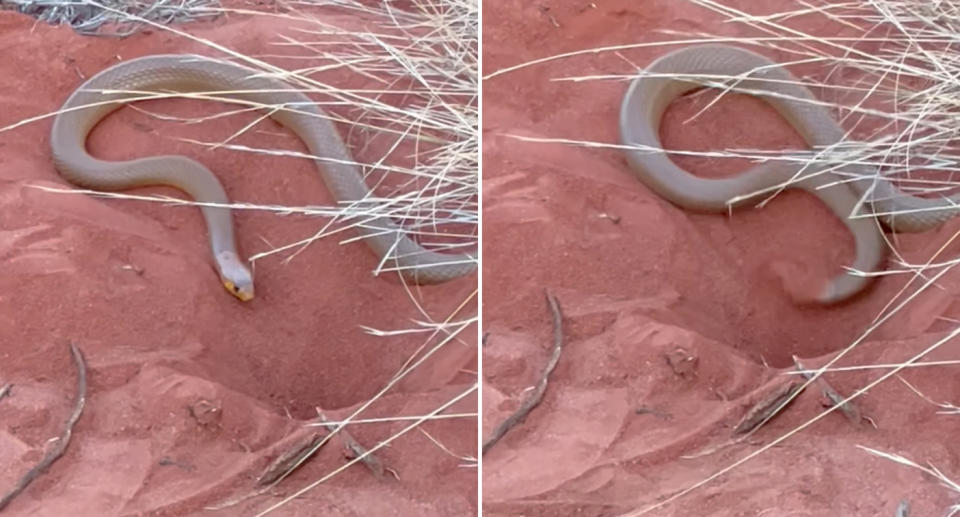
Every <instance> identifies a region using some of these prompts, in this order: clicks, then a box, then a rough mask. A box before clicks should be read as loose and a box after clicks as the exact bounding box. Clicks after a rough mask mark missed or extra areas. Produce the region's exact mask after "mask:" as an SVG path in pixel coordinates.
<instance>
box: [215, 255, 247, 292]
mask: <svg viewBox="0 0 960 517" xmlns="http://www.w3.org/2000/svg"><path fill="white" fill-rule="evenodd" d="M217 269H218V270H219V271H220V280H221V281H222V282H223V287H224V288H226V290H227V292H229V293H230V294H232V295H233V296H235V297H236V298H238V299H239V300H240V301H242V302H246V301H250V300H252V299H253V274H252V273H251V272H250V270H249V269H247V267H246V266H245V265H244V264H243V263H242V262H240V258H239V257H238V256H237V254H236V253H233V252H230V251H225V252H220V253H218V254H217Z"/></svg>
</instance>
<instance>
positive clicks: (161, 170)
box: [50, 54, 477, 301]
mask: <svg viewBox="0 0 960 517" xmlns="http://www.w3.org/2000/svg"><path fill="white" fill-rule="evenodd" d="M156 92H176V93H177V94H197V93H203V92H215V93H217V94H218V98H223V99H236V101H239V102H241V103H245V104H249V105H254V106H257V107H266V108H264V109H265V111H266V112H267V114H268V115H269V117H271V118H272V119H274V120H275V121H276V122H278V123H279V124H280V125H281V126H283V127H286V128H287V129H289V130H291V131H292V132H293V133H295V134H296V135H297V136H298V137H299V138H300V139H301V140H302V141H303V143H304V144H305V145H306V147H307V149H308V150H309V152H310V153H311V157H312V159H313V161H314V163H315V165H316V167H317V170H318V171H319V173H320V177H321V178H322V180H323V182H324V183H325V185H326V187H327V189H328V190H329V191H330V192H331V193H332V195H333V197H334V199H335V200H336V201H337V202H338V203H352V202H357V201H361V200H365V199H366V198H367V196H369V195H370V193H371V191H370V189H369V188H368V186H367V184H366V183H365V181H364V177H363V174H362V172H361V170H360V167H359V166H358V165H357V164H356V162H355V161H354V159H353V157H352V156H351V153H350V151H349V149H348V148H347V146H346V145H345V143H344V142H343V140H342V139H341V138H340V135H339V133H338V132H337V129H336V127H335V125H334V124H333V122H332V121H331V119H330V117H329V116H328V115H327V114H326V113H325V112H324V111H323V110H321V109H320V108H319V107H317V104H316V103H315V102H313V101H312V100H311V99H310V98H309V97H308V96H306V95H305V94H304V93H302V92H301V91H299V90H297V89H295V88H293V87H292V86H291V85H290V84H288V83H287V82H284V81H282V80H280V79H278V78H276V77H271V76H269V75H266V74H263V73H259V72H257V71H255V70H254V69H252V68H248V67H246V66H244V65H240V64H237V63H235V62H233V61H227V60H222V59H217V58H213V57H207V56H200V55H193V54H158V55H148V56H143V57H139V58H135V59H130V60H126V61H122V62H119V63H117V64H115V65H113V66H111V67H108V68H106V69H104V70H102V71H100V72H99V73H97V74H95V75H93V76H91V77H90V78H89V79H87V80H86V81H85V82H84V83H83V84H82V85H81V86H79V87H78V88H77V89H76V90H74V91H73V93H72V94H71V95H70V96H69V97H68V98H67V100H66V101H65V102H64V104H63V107H62V108H61V109H60V111H59V112H57V114H56V115H55V118H54V121H53V127H52V129H51V134H50V147H51V153H52V157H53V163H54V166H55V167H56V169H57V171H58V172H59V173H60V175H61V176H62V177H63V178H64V179H65V180H67V181H68V182H70V183H72V184H74V185H76V186H79V187H82V188H86V189H89V190H95V191H106V192H116V191H121V190H126V189H130V188H134V187H148V186H169V187H174V188H176V189H179V190H180V191H182V192H184V193H186V194H187V195H189V196H190V197H192V198H193V199H194V200H195V201H196V202H198V204H200V207H201V210H202V213H203V217H204V220H205V223H206V228H207V233H208V236H209V243H210V248H211V251H212V254H213V263H214V269H215V270H216V271H217V272H218V274H219V276H220V281H221V283H222V284H223V286H224V288H226V290H227V291H228V292H229V293H230V294H232V295H233V296H235V297H236V298H237V299H239V300H240V301H249V300H251V299H253V297H254V285H253V273H252V271H251V269H250V268H249V267H248V265H247V264H246V263H245V261H244V260H242V259H241V258H240V253H239V252H238V250H237V243H236V241H235V235H234V227H233V221H232V214H231V210H230V208H229V207H226V206H223V205H228V204H229V199H228V197H227V194H226V192H225V191H224V188H223V185H222V184H221V182H220V181H219V180H218V179H217V176H216V175H215V174H214V173H213V172H211V171H210V169H208V168H207V167H205V166H204V165H203V164H201V163H199V162H197V161H195V160H193V159H191V158H188V157H186V156H179V155H162V156H148V157H143V158H138V159H133V160H125V161H105V160H100V159H97V158H95V157H94V156H92V155H91V154H90V153H89V152H88V151H87V148H86V140H87V136H88V135H89V133H90V131H91V130H92V129H93V128H94V127H95V126H96V125H97V124H98V123H99V122H100V121H101V120H103V119H104V118H105V117H107V116H108V115H109V114H110V113H112V112H114V111H116V110H117V109H119V108H120V107H122V106H124V105H125V104H127V103H130V102H133V101H136V100H143V99H148V98H155V97H157V93H156ZM236 101H235V102H236ZM371 212H373V210H371ZM357 232H358V233H359V234H360V236H361V238H362V240H363V241H364V242H365V243H366V244H367V245H368V247H369V248H370V249H371V250H372V251H373V252H374V253H375V254H376V255H377V256H378V257H379V258H380V259H381V260H385V258H386V257H388V256H389V257H390V259H391V260H395V261H396V262H395V263H396V269H397V271H398V272H399V273H400V274H401V275H402V276H403V277H404V278H405V279H407V280H410V281H413V282H415V283H417V284H421V285H422V284H436V283H441V282H445V281H448V280H452V279H454V278H458V277H462V276H465V275H467V274H470V273H472V272H473V271H475V270H476V268H477V261H476V260H475V259H474V258H472V257H471V256H470V255H469V254H455V253H440V252H437V251H433V250H429V249H426V248H424V247H423V246H422V245H421V244H419V243H418V242H416V241H414V240H413V239H411V238H410V237H409V235H407V234H406V233H405V232H403V231H402V229H400V227H399V226H398V225H397V224H395V223H394V221H393V220H392V219H391V218H389V217H387V216H379V215H376V216H375V215H365V216H364V220H363V223H362V224H361V225H358V227H357Z"/></svg>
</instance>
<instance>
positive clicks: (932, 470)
mask: <svg viewBox="0 0 960 517" xmlns="http://www.w3.org/2000/svg"><path fill="white" fill-rule="evenodd" d="M857 447H858V448H860V449H863V450H865V451H867V452H868V453H870V454H873V455H874V456H879V457H881V458H884V459H887V460H890V461H892V462H894V463H899V464H901V465H906V466H908V467H911V468H915V469H917V470H920V471H922V472H923V473H925V474H927V475H929V476H931V477H933V478H934V479H936V480H938V481H940V482H941V483H942V484H943V486H945V487H947V488H948V489H950V490H951V491H952V492H954V493H956V494H960V484H958V483H957V482H956V481H953V480H952V479H950V478H948V477H947V476H946V475H945V474H944V473H943V472H941V471H940V469H938V468H937V467H935V466H933V465H928V466H926V467H924V466H923V465H919V464H917V463H916V462H914V461H911V460H910V459H907V458H905V457H903V456H900V455H899V454H894V453H891V452H883V451H878V450H876V449H871V448H870V447H865V446H863V445H857ZM901 506H902V505H901ZM958 512H960V504H955V505H953V506H951V507H950V512H949V513H948V514H947V516H948V517H949V516H951V515H955V514H957V513H958Z"/></svg>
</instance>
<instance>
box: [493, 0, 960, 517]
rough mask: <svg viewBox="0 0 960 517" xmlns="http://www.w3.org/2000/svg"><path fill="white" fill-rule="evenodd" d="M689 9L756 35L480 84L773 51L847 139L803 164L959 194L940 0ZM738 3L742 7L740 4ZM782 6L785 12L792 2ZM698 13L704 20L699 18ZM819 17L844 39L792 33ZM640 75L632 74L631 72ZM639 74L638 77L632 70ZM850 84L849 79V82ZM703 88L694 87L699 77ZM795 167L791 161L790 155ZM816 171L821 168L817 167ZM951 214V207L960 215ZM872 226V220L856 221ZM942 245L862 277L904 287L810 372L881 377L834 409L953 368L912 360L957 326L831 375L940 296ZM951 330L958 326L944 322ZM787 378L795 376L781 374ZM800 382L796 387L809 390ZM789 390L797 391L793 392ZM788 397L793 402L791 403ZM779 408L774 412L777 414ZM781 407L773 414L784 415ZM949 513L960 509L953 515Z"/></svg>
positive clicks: (684, 39)
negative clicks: (858, 169) (887, 384)
mask: <svg viewBox="0 0 960 517" xmlns="http://www.w3.org/2000/svg"><path fill="white" fill-rule="evenodd" d="M684 1H689V2H692V3H694V4H697V5H699V6H701V7H703V8H704V9H706V10H708V11H712V12H713V13H714V14H719V15H720V16H721V18H723V19H724V20H725V21H726V22H727V23H730V24H742V25H745V26H748V27H750V28H751V30H750V31H749V32H752V33H754V34H756V36H754V37H722V36H718V35H715V34H705V33H696V34H690V33H678V32H671V31H663V33H664V34H665V37H664V38H663V40H661V41H651V42H644V43H637V44H627V45H618V46H606V47H597V48H590V49H583V50H578V51H574V52H568V53H565V54H562V55H555V56H548V57H544V58H541V59H537V60H535V61H530V62H525V63H520V64H517V65H514V66H511V67H509V68H504V69H501V70H494V71H490V72H489V73H488V75H486V76H485V77H484V79H489V78H493V77H497V76H499V75H503V74H508V73H511V72H513V71H515V70H519V69H522V68H526V67H531V66H537V65H540V64H543V63H547V62H550V61H553V60H558V59H567V58H571V57H574V56H589V55H596V54H601V53H615V54H619V53H620V52H622V51H624V50H628V49H636V48H643V47H656V48H658V49H659V51H660V53H662V52H666V51H668V50H670V49H671V48H674V47H676V46H686V45H693V44H703V43H725V44H731V45H737V46H742V47H744V48H748V49H753V50H756V51H759V52H761V53H763V52H764V50H765V49H767V50H769V49H776V50H777V51H779V52H781V53H782V54H781V55H786V56H788V57H787V58H786V59H785V60H783V59H782V60H781V62H782V63H783V64H784V65H786V66H788V67H789V66H792V65H800V66H803V65H810V64H815V65H817V66H818V67H819V68H820V70H826V71H827V73H821V74H820V75H817V77H816V78H809V77H807V78H804V84H806V85H808V86H810V87H812V89H813V91H814V92H815V94H817V96H818V103H821V104H822V105H825V106H828V107H829V108H830V109H832V110H833V112H834V114H835V116H836V118H837V120H839V121H840V122H841V124H842V125H843V126H844V128H845V129H846V130H848V131H849V133H848V135H852V136H849V138H848V139H847V140H846V141H845V142H843V144H842V145H840V146H837V147H835V148H834V149H831V150H830V152H829V153H822V154H820V155H818V156H817V155H815V154H813V153H811V154H808V155H807V157H806V158H803V159H804V160H812V159H816V160H818V161H822V160H827V161H829V162H830V163H832V164H833V165H835V166H842V165H843V164H845V163H858V164H869V165H872V166H873V167H874V168H875V170H876V171H877V172H876V173H877V174H883V175H890V176H896V177H897V178H898V179H899V180H900V181H899V186H900V188H901V190H903V191H905V192H908V193H911V194H917V193H929V194H938V195H950V194H954V193H955V192H956V189H955V187H957V186H960V183H958V182H957V180H956V178H955V175H956V173H957V172H960V167H958V158H960V153H958V147H957V145H956V142H957V141H958V138H957V137H958V136H960V110H958V107H960V100H958V99H960V53H958V52H957V51H956V48H957V45H958V44H960V17H958V16H957V15H958V14H960V2H958V1H957V0H945V1H940V0H938V1H934V2H923V1H912V0H871V1H866V0H852V1H842V0H841V1H834V2H825V1H816V0H813V1H806V0H796V1H795V2H792V6H793V7H791V8H784V9H783V10H781V11H779V12H771V7H770V6H769V5H764V4H765V3H764V2H757V3H755V4H752V5H755V6H756V9H763V10H764V14H762V15H760V14H757V13H756V12H753V11H752V9H753V8H747V9H750V10H751V12H746V11H741V10H738V9H735V8H733V7H730V6H729V5H728V3H727V2H724V1H723V0H684ZM739 4H740V5H748V4H746V3H743V2H740V3H739ZM784 4H787V5H791V3H790V2H784ZM705 14H707V13H706V12H705ZM810 16H820V17H827V18H829V19H830V20H832V21H833V22H835V23H836V24H838V25H839V26H841V27H843V28H844V29H845V30H846V31H848V32H850V34H845V35H842V36H839V35H837V34H838V33H837V32H834V33H833V34H812V33H808V32H804V31H803V30H800V29H798V28H797V25H798V24H797V23H794V22H795V21H796V20H797V19H798V18H802V17H810ZM641 65H642V64H641ZM637 68H642V66H638V67H637ZM634 77H635V73H630V74H623V75H614V74H610V75H603V76H597V75H594V76H575V77H557V78H554V80H556V81H575V82H580V81H599V80H612V81H623V82H626V81H629V80H631V79H633V78H634ZM851 77H853V78H854V79H852V80H851V79H850V78H851ZM700 79H701V80H703V78H700ZM735 81H736V77H723V78H712V80H704V84H705V85H708V86H715V87H717V86H718V87H720V88H721V89H723V88H728V87H730V85H732V84H733V83H735ZM515 138H518V139H522V140H525V141H534V142H545V143H559V144H565V145H576V146H587V147H602V148H610V149H615V150H617V149H623V148H624V146H621V145H619V144H610V143H601V142H590V141H582V140H572V139H560V138H537V139H533V138H528V137H522V136H515ZM669 152H670V153H671V154H690V155H698V156H714V157H716V156H729V157H747V158H750V159H753V160H763V159H769V158H770V157H771V153H770V152H769V151H758V150H752V149H737V150H722V151H716V152H710V153H704V152H696V151H684V150H675V149H671V150H669ZM790 156H792V157H797V156H801V157H802V155H800V154H796V153H791V154H790ZM821 163H822V162H821ZM918 170H923V171H924V173H925V175H924V176H923V179H922V180H921V179H918V178H916V177H911V176H910V175H911V173H913V172H915V171H918ZM958 210H960V207H958ZM864 215H865V216H868V217H872V216H873V215H875V214H870V213H865V214H864ZM956 237H957V235H953V236H952V237H950V238H949V239H948V240H947V242H945V243H943V245H942V246H941V247H940V249H939V250H938V251H937V252H936V253H935V254H934V255H933V256H931V257H930V258H929V259H928V260H927V261H924V262H923V263H918V264H913V263H908V262H907V261H905V260H904V259H903V257H902V256H900V254H899V253H897V250H896V240H895V239H892V240H891V242H890V244H891V248H892V250H893V262H895V264H894V265H892V266H891V267H889V268H888V269H887V270H886V271H883V272H867V271H864V272H860V273H861V274H865V275H893V274H899V275H909V276H910V281H909V283H908V284H907V285H906V286H905V287H904V289H903V290H902V291H901V292H900V293H898V295H897V296H896V297H895V298H893V299H891V300H890V301H889V303H888V304H887V305H886V307H885V308H884V310H883V311H881V313H879V314H877V316H876V319H875V320H874V321H873V322H872V323H871V324H870V325H869V326H868V327H867V328H866V329H864V330H863V333H862V334H861V335H860V336H859V337H858V338H857V339H855V340H854V341H853V342H852V343H850V344H849V346H847V347H845V348H844V349H843V350H841V351H840V352H838V353H837V354H836V355H835V356H834V357H833V358H832V360H831V361H829V362H828V363H827V364H825V365H824V366H823V367H821V368H819V369H817V370H816V371H815V373H816V374H817V376H819V375H822V374H823V372H825V371H848V370H864V369H883V370H885V371H884V372H882V374H880V375H878V376H877V377H876V378H875V379H874V380H872V381H871V382H869V383H868V384H867V385H866V386H863V387H862V388H861V389H859V390H857V391H856V392H855V393H854V394H852V395H850V396H849V397H848V398H847V399H846V400H845V401H844V402H846V401H850V400H853V399H855V398H857V397H859V396H860V395H862V394H863V393H866V392H867V391H869V390H870V389H872V388H874V387H875V386H877V385H878V384H879V383H881V382H883V381H885V380H887V379H889V378H890V377H893V376H896V375H897V374H898V373H899V372H900V371H901V370H904V369H907V368H909V369H914V368H918V367H940V368H943V367H945V366H948V365H952V364H953V363H954V362H951V361H938V362H933V361H927V362H923V361H922V360H923V359H924V358H925V357H926V356H928V354H929V353H931V352H933V351H934V350H936V349H937V348H939V347H941V346H943V344H945V343H948V342H951V341H952V340H954V339H956V338H957V337H958V336H960V325H958V326H956V329H955V330H954V331H952V332H949V333H948V334H947V335H946V336H945V337H943V338H942V339H938V340H937V341H936V342H934V343H932V344H931V345H929V346H928V347H927V348H925V349H924V350H922V351H920V352H918V353H916V354H915V355H913V357H910V358H905V359H904V360H903V361H902V362H899V363H894V364H887V365H862V366H851V367H845V368H836V367H834V365H835V364H837V362H838V361H839V360H840V359H841V358H843V357H844V356H846V355H847V354H848V353H849V352H850V351H851V350H853V349H854V348H855V347H856V346H858V345H859V344H860V343H862V342H863V341H864V340H866V339H868V338H869V337H870V336H871V334H872V333H873V331H874V330H875V329H876V328H877V327H879V325H880V324H882V323H884V322H886V321H888V320H889V319H890V318H891V317H892V316H893V315H895V314H897V313H898V312H900V311H901V310H903V308H904V307H907V306H908V305H909V304H910V303H911V302H912V301H913V300H915V299H916V297H917V296H918V295H919V294H920V293H922V292H924V291H926V290H927V289H930V288H934V289H936V288H938V287H939V285H938V281H939V280H940V279H941V278H942V277H943V276H944V275H945V274H947V273H948V272H950V271H951V270H952V269H953V268H954V267H955V266H956V265H957V264H958V262H960V257H957V256H952V255H951V256H942V255H943V254H944V250H945V249H947V247H948V245H949V244H951V243H952V241H953V240H954V239H956ZM953 323H956V322H953ZM790 373H796V372H790ZM815 379H816V377H814V378H813V379H811V380H809V381H808V382H807V383H806V385H809V384H810V382H813V380H815ZM799 392H800V391H798V392H797V393H799ZM791 399H792V397H791ZM787 403H789V400H787V401H785V402H784V403H783V406H785V405H786V404H787ZM839 405H840V404H838V405H837V406H834V407H832V408H830V409H829V410H827V411H824V412H823V413H821V414H819V415H817V416H816V417H814V418H812V419H810V420H809V421H807V422H805V423H804V424H802V425H800V426H798V427H797V428H795V429H793V430H791V431H789V432H787V433H785V434H783V435H782V436H779V437H777V438H776V439H774V440H772V441H770V442H769V443H766V444H765V445H763V446H762V447H760V448H758V449H756V450H754V451H752V452H750V453H749V454H748V455H746V456H745V457H743V458H741V459H739V460H737V461H734V462H732V463H731V464H729V465H727V466H724V467H723V468H720V469H718V470H717V471H716V472H714V473H712V474H711V475H709V476H707V477H705V478H704V479H702V480H700V481H698V482H696V483H693V484H691V485H690V486H688V487H687V488H685V489H683V490H680V491H679V492H677V493H674V494H671V495H670V496H669V497H664V498H662V499H661V500H659V501H658V502H656V503H653V504H651V505H650V506H647V507H644V508H640V509H637V510H635V511H631V512H627V513H625V514H624V515H625V516H630V517H634V516H639V515H646V514H649V513H650V512H652V511H654V510H658V509H662V508H663V507H664V506H666V505H668V504H670V503H672V502H674V501H676V500H677V499H678V498H680V497H683V496H686V495H688V494H690V493H691V492H693V491H694V490H697V489H699V488H701V487H703V486H705V485H706V484H708V483H710V482H712V481H714V480H716V479H717V478H719V477H720V476H722V475H724V474H727V473H729V472H731V471H733V470H735V469H736V468H738V467H739V466H741V465H743V464H744V463H746V462H747V461H749V460H751V459H754V458H756V457H757V456H759V455H760V454H763V453H765V452H766V451H768V450H769V449H770V448H772V447H775V446H776V445H778V444H780V443H782V442H783V441H784V440H787V439H788V438H790V437H792V436H794V435H795V434H797V433H799V432H800V431H802V430H803V429H806V428H807V427H809V426H810V425H812V424H814V423H815V422H817V421H819V420H820V419H821V418H823V417H825V416H826V415H828V414H829V413H831V412H833V411H834V410H836V409H837V407H838V406H839ZM783 406H781V407H783ZM940 407H941V408H943V410H944V411H943V412H945V413H950V414H952V412H951V408H953V407H954V406H952V404H950V403H942V404H940ZM872 452H874V453H875V454H878V455H881V456H884V457H886V458H888V459H892V460H895V461H898V462H900V463H904V464H909V465H912V466H915V467H916V468H920V469H922V470H924V471H926V472H928V473H931V474H932V475H934V476H936V477H938V478H939V479H941V481H943V482H944V484H945V485H947V486H948V487H950V488H951V489H952V490H954V491H957V492H960V490H958V485H957V484H956V483H954V482H952V481H949V479H948V478H947V477H946V476H945V475H943V473H941V472H940V471H938V470H935V469H932V468H931V469H927V468H925V467H921V466H919V465H916V464H915V463H913V462H910V461H909V460H905V459H902V458H901V457H895V456H894V455H889V454H884V453H879V452H876V451H872ZM951 511H953V512H955V511H958V507H953V508H951Z"/></svg>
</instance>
